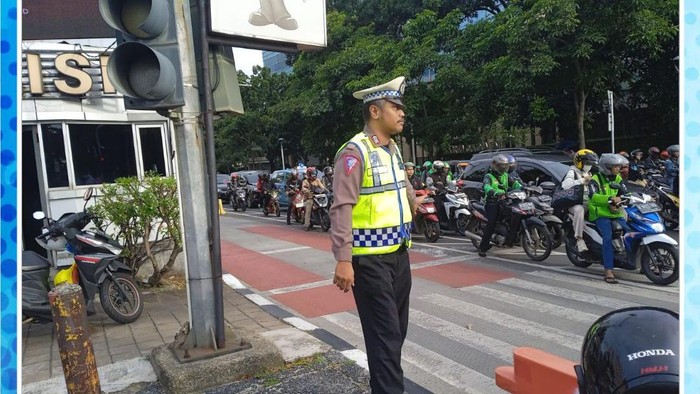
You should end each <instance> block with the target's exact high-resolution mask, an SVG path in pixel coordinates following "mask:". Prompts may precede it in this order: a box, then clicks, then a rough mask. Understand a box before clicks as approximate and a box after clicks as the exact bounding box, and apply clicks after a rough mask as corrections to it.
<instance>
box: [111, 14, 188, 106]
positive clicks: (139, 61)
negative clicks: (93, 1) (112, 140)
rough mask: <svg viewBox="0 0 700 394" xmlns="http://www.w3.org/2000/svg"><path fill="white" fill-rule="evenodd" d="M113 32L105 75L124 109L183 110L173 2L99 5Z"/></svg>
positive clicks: (183, 102)
mask: <svg viewBox="0 0 700 394" xmlns="http://www.w3.org/2000/svg"><path fill="white" fill-rule="evenodd" d="M99 2H100V3H99V5H100V14H102V18H103V19H104V20H105V22H107V24H108V25H110V26H111V27H112V28H114V29H115V30H116V39H117V47H116V48H115V49H114V51H112V54H111V55H110V59H109V62H108V63H107V75H108V76H109V79H110V81H111V82H112V84H113V85H114V87H115V88H116V89H117V91H118V92H119V93H121V94H123V95H124V106H125V107H126V108H127V109H140V110H164V109H175V108H177V107H181V106H183V105H184V104H185V100H184V95H183V84H182V70H181V68H180V54H179V50H178V41H177V29H176V23H175V14H174V8H173V0H99Z"/></svg>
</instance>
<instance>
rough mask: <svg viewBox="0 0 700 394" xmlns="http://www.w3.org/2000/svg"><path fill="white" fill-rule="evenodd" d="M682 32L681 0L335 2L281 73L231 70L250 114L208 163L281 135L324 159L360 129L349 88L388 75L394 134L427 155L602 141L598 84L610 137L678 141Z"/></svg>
mask: <svg viewBox="0 0 700 394" xmlns="http://www.w3.org/2000/svg"><path fill="white" fill-rule="evenodd" d="M678 33H679V31H678V1H677V0H657V1H652V0H626V1H617V0H344V1H340V0H331V1H328V2H327V47H326V48H325V49H323V50H319V51H314V52H302V53H298V54H291V55H289V56H288V61H289V62H290V64H291V65H293V70H294V71H293V73H292V74H291V75H286V74H271V73H270V72H269V70H268V69H258V70H256V71H255V72H254V74H253V75H252V76H250V77H248V76H246V75H244V74H242V73H240V74H239V79H240V80H241V82H242V83H245V84H246V85H250V86H249V87H244V88H242V95H243V103H244V107H245V111H246V113H245V115H242V116H237V117H226V118H224V119H221V120H219V121H218V122H217V123H216V131H217V158H218V159H219V160H218V162H219V163H220V164H221V165H224V164H223V163H227V164H226V165H230V163H236V162H244V161H245V160H246V158H247V157H249V156H250V155H251V154H253V150H252V147H255V148H256V149H259V153H260V154H261V155H262V156H266V157H267V158H268V159H269V160H270V161H271V162H273V161H278V158H279V143H278V139H279V138H284V141H285V152H287V153H289V154H292V155H294V156H295V157H296V158H299V159H302V160H306V159H308V158H309V156H310V155H313V156H315V157H318V160H319V162H320V163H321V164H323V163H327V162H329V161H330V160H332V158H333V156H334V154H335V152H336V150H337V149H338V147H339V146H340V144H341V143H343V142H344V141H345V140H347V139H348V138H349V137H350V136H352V135H353V134H355V133H356V132H357V131H358V130H360V129H361V127H362V116H361V113H360V107H361V106H360V103H359V102H358V101H357V100H355V99H354V98H353V97H352V92H353V91H356V90H359V89H363V88H366V87H369V86H372V85H375V84H378V83H381V82H385V81H388V80H390V79H393V78H395V77H396V76H398V75H404V76H406V78H407V81H408V83H407V85H408V86H407V88H406V91H405V98H404V101H405V103H406V114H407V120H408V122H407V126H406V127H405V129H404V132H403V136H404V137H405V138H406V139H407V140H408V141H411V140H413V139H415V141H416V143H418V144H421V145H422V146H425V147H427V148H428V149H429V150H430V151H431V152H432V154H434V155H436V156H442V157H444V156H446V155H449V154H451V153H458V152H464V151H470V150H475V149H479V148H483V147H493V146H494V144H501V145H499V146H502V144H504V143H510V144H518V145H530V144H532V143H534V138H533V136H534V131H535V130H538V131H539V134H540V135H541V137H542V142H543V143H555V142H557V141H559V140H562V139H572V140H576V141H578V144H579V145H580V146H581V147H584V146H589V147H590V146H591V145H596V144H598V145H600V144H602V142H601V141H605V139H606V138H609V136H608V135H607V134H608V133H607V114H606V113H605V108H606V104H607V91H608V90H611V91H613V92H614V94H615V116H616V120H617V121H616V125H617V124H620V129H621V131H620V133H619V134H618V135H619V136H620V138H621V141H623V143H622V144H618V145H620V146H622V147H624V146H625V141H626V140H625V139H628V140H629V141H627V142H626V143H628V144H632V143H640V141H639V140H638V139H637V141H633V138H635V137H634V136H639V135H646V136H647V137H649V138H658V139H659V140H666V141H668V140H672V141H675V140H677V138H678V116H677V114H678V72H677V70H676V67H677V63H676V60H674V59H675V58H676V57H677V56H678ZM616 130H617V128H616ZM647 142H648V143H650V144H651V143H653V141H647ZM606 144H607V142H606ZM656 144H658V142H657V143H656ZM606 146H607V145H606ZM631 148H633V146H631V145H630V146H629V147H628V149H631ZM221 165H220V166H221Z"/></svg>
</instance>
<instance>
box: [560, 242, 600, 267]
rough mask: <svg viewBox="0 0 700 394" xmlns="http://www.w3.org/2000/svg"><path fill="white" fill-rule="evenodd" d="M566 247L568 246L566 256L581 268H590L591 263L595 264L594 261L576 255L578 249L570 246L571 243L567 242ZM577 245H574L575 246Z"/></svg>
mask: <svg viewBox="0 0 700 394" xmlns="http://www.w3.org/2000/svg"><path fill="white" fill-rule="evenodd" d="M574 245H576V244H575V243H574ZM564 247H565V248H566V257H568V258H569V261H571V264H573V265H575V266H577V267H580V268H588V267H590V265H591V264H593V262H592V261H588V260H584V259H581V258H580V257H578V255H576V251H574V249H573V248H572V247H571V246H569V244H565V245H564ZM575 247H576V246H574V248H575Z"/></svg>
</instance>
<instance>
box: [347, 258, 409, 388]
mask: <svg viewBox="0 0 700 394" xmlns="http://www.w3.org/2000/svg"><path fill="white" fill-rule="evenodd" d="M352 267H353V270H354V271H355V286H353V288H352V293H353V295H354V297H355V304H356V305H357V311H358V313H359V315H360V322H361V323H362V334H363V335H364V337H365V348H366V349H367V361H368V364H369V374H370V386H371V388H372V393H373V394H380V393H399V394H401V393H403V370H402V369H401V347H402V346H403V342H404V340H405V339H406V331H407V330H408V299H409V294H410V292H411V268H410V266H409V260H408V250H407V249H406V247H405V246H402V247H401V248H400V249H399V250H397V251H396V252H392V253H387V254H382V255H371V256H353V258H352Z"/></svg>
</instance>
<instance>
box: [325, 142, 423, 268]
mask: <svg viewBox="0 0 700 394" xmlns="http://www.w3.org/2000/svg"><path fill="white" fill-rule="evenodd" d="M347 144H354V145H355V146H357V149H358V150H359V151H360V152H361V154H362V164H363V165H362V168H363V169H364V173H363V176H362V185H361V187H360V195H359V198H358V200H357V203H356V204H355V206H354V207H353V208H352V254H353V255H376V254H385V253H391V252H394V251H396V250H398V249H399V247H401V245H402V244H406V246H407V247H410V246H411V221H412V216H411V215H412V214H411V207H410V206H409V202H408V195H407V194H406V175H405V173H404V167H403V160H402V159H401V154H400V153H399V150H398V149H395V150H396V152H395V153H394V154H393V155H391V154H390V153H389V151H388V150H387V149H386V147H382V146H379V147H377V146H375V145H374V144H373V143H372V141H370V139H369V137H367V134H365V133H364V132H360V133H358V134H357V135H355V136H354V137H353V138H352V139H350V141H348V142H347ZM347 144H345V145H343V146H342V147H341V148H340V149H339V150H338V152H340V151H342V150H343V149H344V148H345V146H346V145H347Z"/></svg>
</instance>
